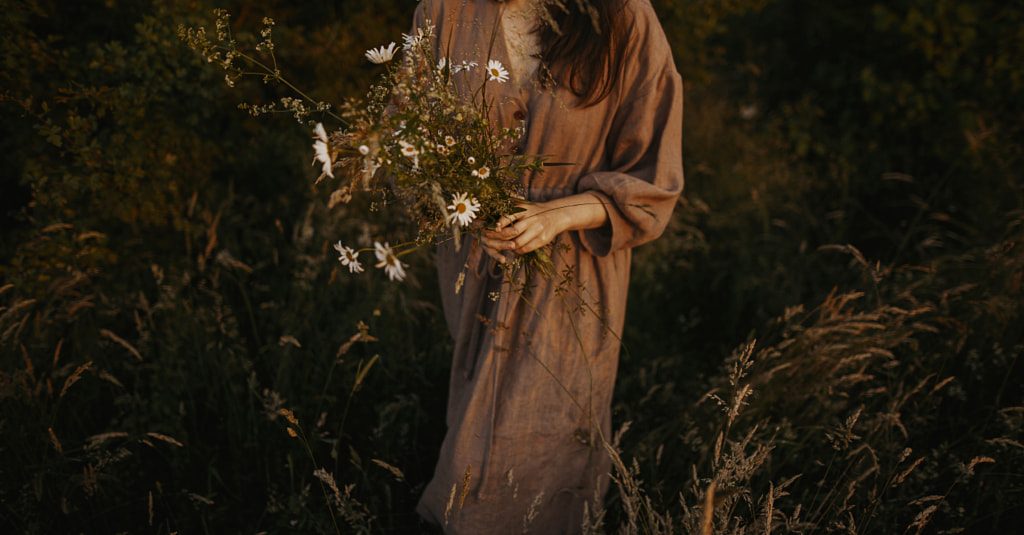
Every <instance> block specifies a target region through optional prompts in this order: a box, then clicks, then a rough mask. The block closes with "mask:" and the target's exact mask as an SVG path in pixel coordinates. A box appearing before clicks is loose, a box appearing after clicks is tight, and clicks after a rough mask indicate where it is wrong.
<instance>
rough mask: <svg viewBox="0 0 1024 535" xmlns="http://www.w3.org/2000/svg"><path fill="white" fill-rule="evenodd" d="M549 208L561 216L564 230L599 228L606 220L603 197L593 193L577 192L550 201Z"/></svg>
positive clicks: (606, 212)
mask: <svg viewBox="0 0 1024 535" xmlns="http://www.w3.org/2000/svg"><path fill="white" fill-rule="evenodd" d="M551 204H554V205H555V206H550V208H551V209H553V210H555V211H556V213H558V215H559V216H560V217H561V218H563V222H562V225H561V226H562V228H563V230H564V231H572V230H587V229H593V228H599V227H601V226H603V225H604V224H605V223H607V222H608V211H607V209H605V207H604V199H602V198H601V197H600V196H599V195H596V194H593V193H578V194H576V195H570V196H568V197H562V198H560V199H556V200H554V201H551Z"/></svg>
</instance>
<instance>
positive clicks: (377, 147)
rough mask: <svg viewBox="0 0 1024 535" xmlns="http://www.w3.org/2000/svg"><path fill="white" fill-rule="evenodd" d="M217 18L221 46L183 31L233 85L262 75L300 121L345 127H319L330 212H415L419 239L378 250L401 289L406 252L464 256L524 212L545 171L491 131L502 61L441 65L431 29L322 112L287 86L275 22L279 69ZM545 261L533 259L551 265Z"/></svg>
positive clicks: (511, 138)
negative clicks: (330, 121)
mask: <svg viewBox="0 0 1024 535" xmlns="http://www.w3.org/2000/svg"><path fill="white" fill-rule="evenodd" d="M217 15H218V18H217V30H218V35H217V42H213V41H210V40H209V39H208V38H207V37H206V35H205V31H204V30H203V29H202V28H199V29H198V30H196V29H190V28H180V29H179V33H180V34H181V36H182V38H183V39H185V40H186V41H188V43H189V44H190V46H192V47H193V48H194V49H201V50H202V51H203V53H204V56H206V57H207V59H208V60H209V61H211V62H215V63H219V64H221V65H222V66H223V67H224V69H225V70H227V71H228V74H227V75H226V80H227V81H228V83H229V84H232V83H233V82H234V80H235V79H237V78H238V77H240V76H242V75H245V74H260V75H262V76H263V78H264V81H280V82H281V83H284V84H285V85H287V86H288V87H290V88H291V89H293V90H295V91H296V92H297V93H298V94H299V95H300V96H302V97H303V98H302V99H294V98H286V99H282V101H281V105H282V108H283V110H284V111H289V112H291V113H293V114H294V115H295V116H296V118H298V119H300V120H304V118H305V117H307V116H308V115H309V114H311V113H314V112H316V111H319V112H324V113H325V114H327V115H329V116H331V117H333V118H335V119H336V120H338V122H340V123H341V128H339V129H338V130H336V131H333V132H329V131H328V129H327V128H325V127H324V126H323V124H322V123H319V122H317V123H315V125H313V139H314V142H313V149H314V153H315V157H314V160H313V163H314V164H317V163H319V164H320V166H321V171H322V172H321V175H320V177H319V178H318V179H317V183H320V182H321V181H322V180H324V179H325V178H330V179H331V180H333V181H334V182H335V189H334V191H333V193H332V194H331V196H330V201H329V206H330V207H334V206H335V205H337V204H339V203H347V202H349V201H350V200H351V199H352V196H353V194H354V193H355V192H358V191H367V192H370V194H371V195H378V196H380V197H382V198H383V199H384V200H388V199H397V200H398V201H399V202H400V203H401V204H402V205H403V206H404V207H405V208H406V210H407V213H408V214H409V216H410V218H411V220H412V221H413V223H414V225H415V228H416V235H415V238H414V239H413V240H412V241H410V242H408V243H404V244H400V245H396V246H395V247H392V246H391V245H390V244H389V243H388V242H384V243H382V242H381V241H377V242H375V244H374V249H373V251H374V254H375V256H376V258H377V261H378V262H377V264H376V266H377V267H381V268H383V269H384V270H385V271H386V273H387V275H388V277H389V278H390V279H392V280H401V279H403V278H404V277H405V270H404V264H403V263H402V262H401V260H400V259H399V258H400V256H401V255H402V254H403V253H404V252H407V251H408V250H410V249H412V248H414V247H418V246H422V245H428V244H433V243H438V242H442V241H451V242H452V244H453V246H455V247H458V244H459V243H460V242H461V234H462V233H465V232H481V231H482V229H483V228H486V227H487V226H488V225H493V224H494V223H496V222H497V220H498V218H500V217H501V216H502V215H504V214H509V213H513V212H516V211H517V210H519V208H517V207H516V203H517V202H518V200H519V199H521V198H522V197H523V190H522V183H521V180H520V177H522V176H523V175H524V174H526V173H528V172H532V171H539V170H540V169H541V168H542V166H543V165H544V161H543V158H542V157H540V156H524V155H513V154H512V151H511V150H510V149H511V147H512V146H513V144H514V142H515V141H516V139H517V138H518V137H519V136H520V135H521V132H520V131H519V130H518V129H516V128H505V127H498V126H495V125H492V124H491V123H490V120H489V113H490V103H489V102H488V100H487V85H488V84H498V83H505V82H506V81H507V80H508V76H509V75H508V72H507V71H506V70H505V68H504V66H503V65H501V64H500V63H499V62H498V61H496V60H490V61H487V63H486V65H480V64H478V63H476V62H461V63H458V64H456V63H453V62H452V61H450V60H449V58H447V57H440V58H436V57H434V54H433V52H432V50H433V46H432V40H433V39H434V37H435V36H434V34H433V31H434V28H433V26H431V25H430V24H427V25H426V26H425V27H424V28H422V29H420V30H419V31H417V33H416V34H415V35H405V36H403V44H402V46H401V47H400V48H397V47H396V44H395V43H390V44H389V45H388V46H381V47H379V48H376V49H371V50H369V51H367V52H366V58H367V60H369V61H371V62H373V63H375V64H380V65H383V66H384V67H385V69H386V72H385V73H384V74H383V75H382V77H381V78H380V80H379V81H378V82H377V83H376V84H374V85H373V86H372V87H371V88H370V90H369V92H368V95H367V98H366V100H365V101H355V100H352V101H347V102H345V103H343V104H342V105H341V106H340V107H339V108H337V109H336V111H332V110H333V109H334V108H333V107H331V106H329V105H327V104H324V103H315V104H314V102H315V101H313V100H312V99H309V98H308V97H306V96H305V95H304V94H303V93H302V92H301V91H299V90H298V89H297V88H295V87H294V86H292V85H291V84H290V83H288V82H287V80H285V79H283V78H282V77H281V75H280V71H279V70H278V68H277V64H276V60H273V57H274V56H273V49H274V47H273V43H272V41H271V40H270V35H271V27H272V26H273V21H271V20H270V19H264V29H263V32H262V34H261V35H262V37H263V41H262V42H261V43H260V44H258V45H257V46H256V50H257V51H260V52H264V53H266V54H268V55H269V56H270V58H271V60H273V61H272V63H269V64H265V63H262V62H260V61H259V60H258V59H257V58H255V57H252V56H249V55H247V54H245V53H243V52H241V51H240V50H239V47H238V46H237V44H236V43H235V41H234V40H233V39H232V38H231V36H230V33H229V32H228V25H227V13H226V12H224V11H218V12H217ZM239 58H241V59H244V60H246V62H247V63H248V66H249V67H252V66H256V67H257V69H258V70H259V71H260V72H257V73H251V72H247V71H245V70H244V68H241V67H235V65H234V60H236V59H239ZM474 69H486V73H485V76H484V77H483V80H484V82H483V85H482V86H480V87H477V88H473V89H472V90H471V91H470V94H465V93H466V91H465V90H460V87H463V88H464V87H468V86H469V84H468V83H466V82H468V80H469V74H470V72H471V71H472V70H474ZM460 82H462V83H460ZM243 107H244V108H246V109H248V110H249V111H250V112H251V113H253V114H254V115H256V114H260V113H265V112H269V111H281V108H278V109H275V107H276V105H268V106H247V105H243ZM334 247H335V249H336V250H337V251H338V253H339V255H340V257H339V260H340V261H341V263H342V264H343V265H345V266H347V267H348V269H349V271H350V272H353V273H358V272H362V271H363V267H362V263H361V262H360V260H359V253H360V252H361V251H357V250H355V249H353V248H351V247H348V246H346V245H344V243H343V241H339V242H338V243H336V244H335V246H334ZM542 255H543V253H540V254H538V255H534V256H535V257H536V258H537V259H538V260H539V259H541V258H546V257H543V256H542ZM547 262H550V261H546V262H545V261H542V264H546V263H547ZM542 267H544V266H542Z"/></svg>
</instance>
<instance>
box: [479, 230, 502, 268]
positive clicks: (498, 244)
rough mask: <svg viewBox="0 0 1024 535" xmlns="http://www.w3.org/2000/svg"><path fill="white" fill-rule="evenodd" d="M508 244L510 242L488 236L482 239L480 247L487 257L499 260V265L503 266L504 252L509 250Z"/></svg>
mask: <svg viewBox="0 0 1024 535" xmlns="http://www.w3.org/2000/svg"><path fill="white" fill-rule="evenodd" d="M507 243H508V242H507V241H505V240H495V239H492V238H488V237H487V236H486V235H484V236H481V237H480V245H482V246H483V249H484V252H485V253H487V256H489V257H491V258H493V259H495V260H497V261H498V263H501V264H504V263H505V255H504V254H503V253H502V251H504V250H506V249H507V247H506V244H507Z"/></svg>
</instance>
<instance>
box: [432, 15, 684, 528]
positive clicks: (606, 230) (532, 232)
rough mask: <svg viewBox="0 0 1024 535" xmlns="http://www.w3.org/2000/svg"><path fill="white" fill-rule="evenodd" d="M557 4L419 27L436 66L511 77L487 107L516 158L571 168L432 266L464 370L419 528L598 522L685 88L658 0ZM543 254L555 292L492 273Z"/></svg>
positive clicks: (678, 173)
mask: <svg viewBox="0 0 1024 535" xmlns="http://www.w3.org/2000/svg"><path fill="white" fill-rule="evenodd" d="M539 3H545V4H547V6H546V7H547V8H548V10H547V15H545V14H544V12H541V11H539V10H538V7H539V6H538V4H539ZM553 3H555V2H554V0H510V1H507V2H502V3H499V2H495V1H493V0H427V1H426V2H424V3H421V4H420V6H419V8H418V10H417V13H416V17H415V22H414V28H413V29H414V31H416V30H417V29H418V28H421V27H424V26H425V25H426V24H428V23H429V24H433V25H434V26H435V31H434V35H436V39H435V45H434V46H435V50H434V52H435V54H436V55H437V56H438V57H447V58H449V60H450V61H451V62H452V64H459V63H460V62H464V61H465V62H469V61H475V62H478V64H479V65H486V61H487V60H492V59H493V60H497V61H499V62H500V63H501V64H502V65H503V66H508V67H509V69H510V70H511V74H510V76H509V79H508V80H507V81H505V82H503V83H499V82H497V81H494V80H491V81H487V82H486V84H487V86H486V87H487V90H486V91H487V92H486V95H487V98H488V100H491V101H492V103H493V108H492V117H491V119H492V122H494V123H496V124H501V125H507V126H515V125H518V126H521V127H523V131H524V135H523V136H522V138H521V139H520V141H519V143H518V145H517V146H516V147H513V149H512V150H513V152H514V153H524V154H545V155H550V157H551V160H552V161H558V162H567V163H570V164H571V165H565V166H551V167H548V168H546V170H545V171H544V172H543V173H538V174H536V175H533V176H527V177H523V181H524V185H525V187H526V201H527V202H525V203H524V204H522V207H523V208H524V209H525V210H523V211H521V212H517V213H515V214H509V215H507V216H504V217H502V218H501V220H500V221H499V222H498V224H497V226H496V228H495V229H494V230H491V231H487V232H485V233H484V234H483V236H482V237H480V238H475V237H467V238H466V241H465V242H464V244H463V246H462V247H460V248H458V249H456V248H447V247H441V248H440V249H439V250H438V256H437V264H438V271H439V278H440V283H441V292H442V295H443V300H444V310H445V315H446V319H447V322H448V326H449V329H450V331H451V334H452V336H453V337H454V339H455V353H454V357H453V362H452V370H451V378H450V381H451V383H450V387H449V400H448V411H447V424H448V432H447V434H446V436H445V439H444V442H443V444H442V446H441V452H440V458H439V460H438V463H437V467H436V470H435V473H434V477H433V479H432V481H431V482H430V483H429V484H428V486H427V488H426V490H425V491H424V494H423V497H422V499H421V500H420V503H419V506H418V508H417V511H418V512H419V513H420V515H421V516H423V517H424V518H425V519H427V520H428V521H429V522H431V523H434V524H437V525H438V526H442V527H443V529H444V530H445V532H446V533H467V534H487V533H524V532H526V533H559V534H560V533H578V532H579V531H581V525H582V521H583V514H584V508H585V504H587V505H586V507H589V510H590V511H594V510H596V509H599V508H600V506H601V503H600V502H601V500H602V498H603V496H604V493H605V491H606V489H607V486H608V473H609V468H610V463H609V460H608V457H607V452H606V450H605V448H604V446H605V443H606V441H607V440H609V438H610V432H611V395H612V390H613V388H614V382H615V372H616V367H617V363H618V354H619V340H618V334H619V333H620V332H621V329H622V325H623V318H624V314H625V308H626V291H627V286H628V281H629V267H630V265H629V264H630V250H631V248H632V247H634V246H636V245H639V244H641V243H644V242H646V241H649V240H651V239H654V238H655V237H657V236H658V235H659V234H660V233H661V232H662V230H663V229H664V227H665V224H666V223H667V222H668V219H669V217H670V216H671V212H672V209H673V207H674V206H675V204H676V201H677V199H678V196H679V194H680V192H681V190H682V187H683V170H682V156H681V129H682V81H681V79H680V77H679V74H678V72H677V71H676V69H675V66H674V63H673V61H672V56H671V52H670V49H669V46H668V43H667V42H666V39H665V36H664V33H663V31H662V29H661V27H660V25H659V23H658V21H657V18H656V16H655V13H654V11H653V9H652V7H651V5H650V3H649V0H589V1H588V2H583V3H584V4H589V5H591V6H592V7H593V8H594V9H593V10H591V11H588V12H583V11H580V10H579V9H578V8H577V5H578V4H579V2H576V1H575V0H569V1H566V2H558V3H561V4H566V5H567V6H569V7H568V8H566V9H564V10H563V9H560V8H559V7H558V6H555V5H551V4H553ZM552 21H554V24H553V23H552ZM555 25H557V27H558V29H557V30H556V29H555V27H554V26H555ZM466 83H467V87H477V86H476V85H474V84H483V83H485V78H484V72H483V69H482V68H480V69H476V72H475V74H473V75H472V76H471V77H470V78H469V80H468V81H467V82H466ZM541 248H545V249H544V250H546V251H548V252H549V254H550V257H551V259H552V261H553V263H554V275H553V276H551V277H543V276H538V275H536V274H534V275H533V276H527V275H526V274H525V272H524V270H521V269H520V270H509V272H508V273H505V272H504V271H503V270H502V269H501V267H500V266H497V264H499V263H506V262H507V261H508V259H510V258H513V257H514V255H525V254H527V253H530V252H532V251H536V250H538V249H541Z"/></svg>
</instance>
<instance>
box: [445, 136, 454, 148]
mask: <svg viewBox="0 0 1024 535" xmlns="http://www.w3.org/2000/svg"><path fill="white" fill-rule="evenodd" d="M444 144H445V145H448V146H449V147H451V146H452V145H454V144H455V138H453V137H452V136H444Z"/></svg>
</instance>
